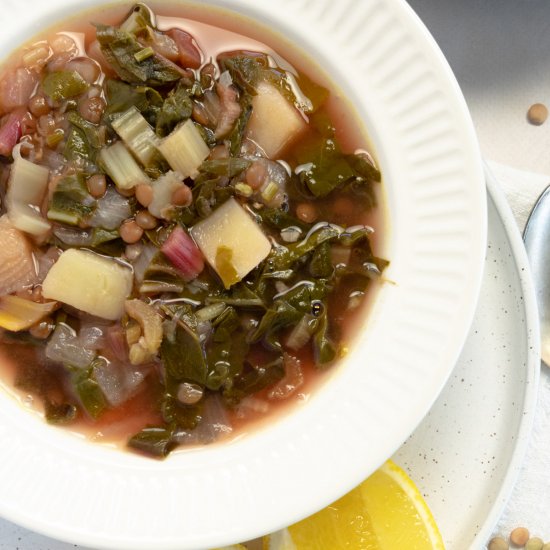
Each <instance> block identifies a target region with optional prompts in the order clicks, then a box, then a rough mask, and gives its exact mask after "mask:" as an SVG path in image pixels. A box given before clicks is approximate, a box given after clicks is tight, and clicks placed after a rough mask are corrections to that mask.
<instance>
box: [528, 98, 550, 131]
mask: <svg viewBox="0 0 550 550" xmlns="http://www.w3.org/2000/svg"><path fill="white" fill-rule="evenodd" d="M547 118H548V108H547V107H546V105H543V104H542V103H534V104H533V105H531V107H529V110H528V111H527V120H528V121H529V122H530V123H531V124H534V125H535V126H540V125H541V124H544V122H545V121H546V119H547Z"/></svg>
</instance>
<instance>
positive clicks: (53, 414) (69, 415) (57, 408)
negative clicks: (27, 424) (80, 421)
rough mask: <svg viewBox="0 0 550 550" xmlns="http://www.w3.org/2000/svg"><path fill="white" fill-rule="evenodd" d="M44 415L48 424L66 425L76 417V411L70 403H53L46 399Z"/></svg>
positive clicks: (74, 406)
mask: <svg viewBox="0 0 550 550" xmlns="http://www.w3.org/2000/svg"><path fill="white" fill-rule="evenodd" d="M44 414H45V416H46V420H47V421H48V422H49V423H50V424H68V423H70V422H72V421H73V420H74V419H75V418H76V417H77V415H78V410H77V408H76V405H74V404H72V403H55V402H53V401H50V400H48V399H47V400H45V403H44Z"/></svg>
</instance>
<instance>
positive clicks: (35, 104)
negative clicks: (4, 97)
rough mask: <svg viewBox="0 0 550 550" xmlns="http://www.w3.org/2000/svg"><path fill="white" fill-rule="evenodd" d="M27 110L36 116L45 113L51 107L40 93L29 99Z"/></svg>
mask: <svg viewBox="0 0 550 550" xmlns="http://www.w3.org/2000/svg"><path fill="white" fill-rule="evenodd" d="M29 111H30V112H31V113H32V114H33V115H34V116H36V117H40V116H42V115H47V114H48V113H49V112H50V111H51V108H50V106H49V105H48V101H47V100H46V98H45V97H44V96H43V95H41V94H36V95H34V96H33V97H31V98H30V99H29Z"/></svg>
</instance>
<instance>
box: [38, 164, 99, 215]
mask: <svg viewBox="0 0 550 550" xmlns="http://www.w3.org/2000/svg"><path fill="white" fill-rule="evenodd" d="M94 208H95V201H94V199H93V197H92V196H91V195H90V194H89V193H88V188H87V187H86V181H85V178H84V175H83V174H73V175H71V176H65V177H64V178H62V179H61V180H60V181H59V182H58V184H57V186H56V188H55V191H54V193H53V196H52V200H51V201H50V206H49V210H48V219H50V220H54V221H59V222H62V223H67V224H69V225H79V224H80V223H81V222H82V221H83V220H84V219H86V218H87V217H88V216H90V215H91V214H92V213H93V211H94Z"/></svg>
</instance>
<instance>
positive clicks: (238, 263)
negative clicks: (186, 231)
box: [190, 198, 271, 288]
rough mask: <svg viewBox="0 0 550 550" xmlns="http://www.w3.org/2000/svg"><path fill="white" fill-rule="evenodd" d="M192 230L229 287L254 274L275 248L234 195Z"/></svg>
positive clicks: (207, 259) (204, 252)
mask: <svg viewBox="0 0 550 550" xmlns="http://www.w3.org/2000/svg"><path fill="white" fill-rule="evenodd" d="M190 233H191V236H192V237H193V239H194V240H195V242H196V243H197V246H198V247H199V248H200V250H201V252H202V253H203V255H204V257H205V258H206V261H207V262H208V263H209V264H210V265H211V266H212V267H213V268H214V269H215V270H216V272H217V273H218V275H219V276H220V278H221V279H222V281H223V283H224V285H225V287H226V288H229V287H230V286H231V285H232V284H235V283H236V282H238V281H240V280H241V279H242V278H243V277H245V276H246V275H247V274H248V273H250V271H252V269H254V268H255V267H256V266H257V265H258V264H259V263H260V262H261V261H262V260H264V259H265V258H266V257H267V255H268V254H269V251H270V250H271V243H270V242H269V240H268V239H267V237H266V236H265V235H264V234H263V232H262V230H261V229H260V227H259V226H258V224H257V223H256V222H255V221H254V220H253V219H252V218H251V217H250V216H249V215H248V214H247V213H246V211H245V210H244V209H243V208H242V206H240V204H239V203H238V202H237V201H236V200H235V199H232V198H231V199H229V200H228V201H227V202H225V203H224V204H223V205H222V206H220V207H219V208H218V209H217V210H215V211H214V212H213V213H212V214H210V216H208V218H206V219H204V220H203V221H201V222H199V223H197V224H196V225H195V226H193V227H192V228H191V230H190Z"/></svg>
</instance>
